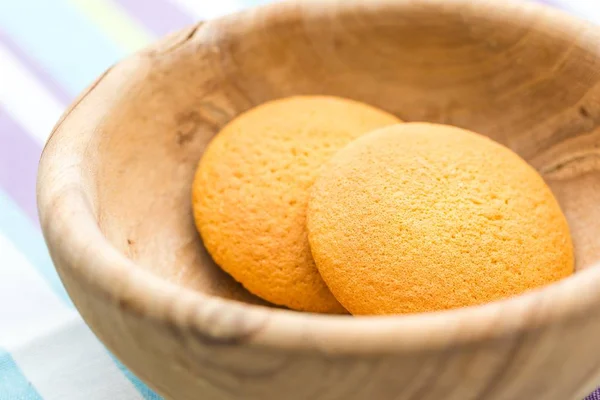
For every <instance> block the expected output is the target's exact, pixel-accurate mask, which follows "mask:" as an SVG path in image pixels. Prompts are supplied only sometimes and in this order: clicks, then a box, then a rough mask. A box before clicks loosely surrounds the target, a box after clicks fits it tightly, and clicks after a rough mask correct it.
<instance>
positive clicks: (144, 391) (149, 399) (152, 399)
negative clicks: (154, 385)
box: [0, 349, 162, 400]
mask: <svg viewBox="0 0 600 400" xmlns="http://www.w3.org/2000/svg"><path fill="white" fill-rule="evenodd" d="M107 351H108V349H107ZM109 354H110V355H111V356H112V358H113V360H114V361H115V364H116V365H117V367H118V368H119V369H120V370H121V372H123V375H125V377H126V378H127V379H129V381H130V382H131V383H132V384H133V385H134V386H135V388H136V389H137V390H138V392H140V394H141V395H142V397H143V398H144V399H146V400H162V397H160V396H159V395H158V394H156V393H154V392H153V391H152V389H150V388H149V387H148V386H147V385H146V384H145V383H144V382H142V381H141V380H140V379H139V378H138V377H137V376H135V375H134V374H133V372H131V371H130V370H128V369H127V367H126V366H124V365H123V364H121V362H120V361H119V360H118V359H117V358H116V357H115V356H114V355H113V354H112V353H110V352H109ZM0 400H1V399H0Z"/></svg>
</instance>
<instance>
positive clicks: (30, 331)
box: [0, 233, 77, 351]
mask: <svg viewBox="0 0 600 400" xmlns="http://www.w3.org/2000/svg"><path fill="white" fill-rule="evenodd" d="M0 256H1V257H0V347H2V348H4V349H6V350H8V351H10V350H11V349H12V348H15V347H16V346H19V345H22V344H24V343H26V342H28V341H30V340H32V339H33V338H35V337H37V336H39V335H41V334H44V333H45V332H46V331H47V330H48V329H56V327H57V326H59V325H62V324H64V323H66V322H67V321H72V320H73V319H74V318H77V313H76V311H75V310H74V309H72V308H70V307H68V306H67V305H66V304H65V303H64V302H62V301H61V300H60V299H59V298H58V297H57V296H56V295H55V294H54V293H53V292H52V290H51V289H50V287H49V286H48V285H47V284H46V282H45V281H44V279H43V278H42V276H40V275H39V274H38V273H37V272H36V271H35V269H34V268H33V267H32V266H31V264H30V263H29V262H28V260H27V259H26V258H25V257H24V256H23V255H22V254H21V253H20V252H19V251H18V250H17V249H16V248H15V246H14V245H13V244H12V242H11V241H10V240H9V239H8V238H6V237H5V236H4V235H2V234H1V233H0Z"/></svg>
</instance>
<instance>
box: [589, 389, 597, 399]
mask: <svg viewBox="0 0 600 400" xmlns="http://www.w3.org/2000/svg"><path fill="white" fill-rule="evenodd" d="M586 400H600V389H598V390H596V391H595V392H594V393H592V394H590V395H589V397H586Z"/></svg>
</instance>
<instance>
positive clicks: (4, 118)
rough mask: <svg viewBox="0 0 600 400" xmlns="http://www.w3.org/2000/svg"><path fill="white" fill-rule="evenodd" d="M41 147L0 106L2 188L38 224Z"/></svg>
mask: <svg viewBox="0 0 600 400" xmlns="http://www.w3.org/2000/svg"><path fill="white" fill-rule="evenodd" d="M41 153H42V148H41V147H40V146H39V145H38V144H37V143H36V142H35V141H34V140H33V138H32V137H31V136H29V135H28V134H27V132H25V130H23V128H21V127H20V126H19V125H17V123H16V122H14V121H13V120H12V119H11V118H10V117H9V116H8V115H7V114H6V112H4V110H2V109H0V187H3V188H4V189H5V190H6V192H7V193H8V195H9V196H10V197H12V198H13V200H14V201H15V203H17V204H18V205H19V207H21V209H22V210H23V211H24V212H25V214H27V216H28V217H29V218H30V219H31V220H32V221H33V223H34V224H36V225H37V224H38V218H37V206H36V198H35V184H36V175H37V165H38V160H39V158H40V155H41Z"/></svg>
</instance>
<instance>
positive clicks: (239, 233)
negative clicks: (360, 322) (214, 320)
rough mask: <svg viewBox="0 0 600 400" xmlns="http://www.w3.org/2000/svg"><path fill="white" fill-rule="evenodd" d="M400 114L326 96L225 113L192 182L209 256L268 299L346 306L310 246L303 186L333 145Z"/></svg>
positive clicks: (321, 308) (303, 305) (298, 305)
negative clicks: (227, 120)
mask: <svg viewBox="0 0 600 400" xmlns="http://www.w3.org/2000/svg"><path fill="white" fill-rule="evenodd" d="M397 122H398V119H397V118H396V117H394V116H393V115H391V114H388V113H385V112H383V111H380V110H378V109H376V108H373V107H371V106H368V105H366V104H362V103H358V102H355V101H351V100H346V99H340V98H335V97H325V96H299V97H291V98H286V99H282V100H277V101H272V102H268V103H265V104H263V105H261V106H258V107H256V108H254V109H252V110H250V111H248V112H246V113H244V114H242V115H240V116H239V117H237V118H236V119H234V120H233V121H231V122H230V123H229V124H228V125H227V126H225V127H224V128H223V130H222V131H221V132H220V133H219V134H218V135H217V136H216V137H215V139H214V140H213V141H212V142H211V143H210V145H209V146H208V148H207V149H206V152H205V153H204V155H203V157H202V159H201V161H200V164H199V166H198V170H197V172H196V177H195V180H194V186H193V206H194V216H195V220H196V225H197V227H198V230H199V231H200V234H201V236H202V239H203V240H204V244H205V246H206V248H207V249H208V251H209V253H210V254H211V255H212V257H213V258H214V260H215V262H216V263H217V264H218V265H220V266H221V267H222V268H223V269H224V270H225V271H226V272H228V273H229V274H230V275H231V276H233V277H234V278H235V279H236V280H237V281H239V282H240V283H242V285H244V286H245V287H246V288H247V289H248V290H249V291H250V292H252V293H254V294H256V295H257V296H259V297H262V298H263V299H265V300H267V301H270V302H272V303H275V304H278V305H284V306H287V307H289V308H292V309H295V310H303V311H312V312H329V313H344V312H345V310H344V308H343V307H342V306H341V305H340V304H339V303H338V302H337V301H336V299H335V298H334V297H333V296H332V294H331V292H330V291H329V290H328V289H327V286H326V285H325V283H324V282H323V280H322V279H321V277H320V276H319V273H318V271H317V269H316V267H315V264H314V261H313V259H312V256H311V253H310V249H309V246H308V239H307V233H306V205H307V201H308V191H309V188H310V187H311V185H312V183H313V181H314V179H315V177H316V176H317V173H318V170H319V168H320V167H321V165H322V164H323V162H325V161H327V160H328V159H329V158H330V157H331V155H332V154H334V153H335V151H337V150H338V149H340V148H341V147H343V146H344V145H346V144H347V143H349V142H350V141H352V140H353V139H355V138H357V137H358V136H360V135H362V134H365V133H367V132H369V131H371V130H373V129H376V128H380V127H383V126H386V125H390V124H395V123H397Z"/></svg>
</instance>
